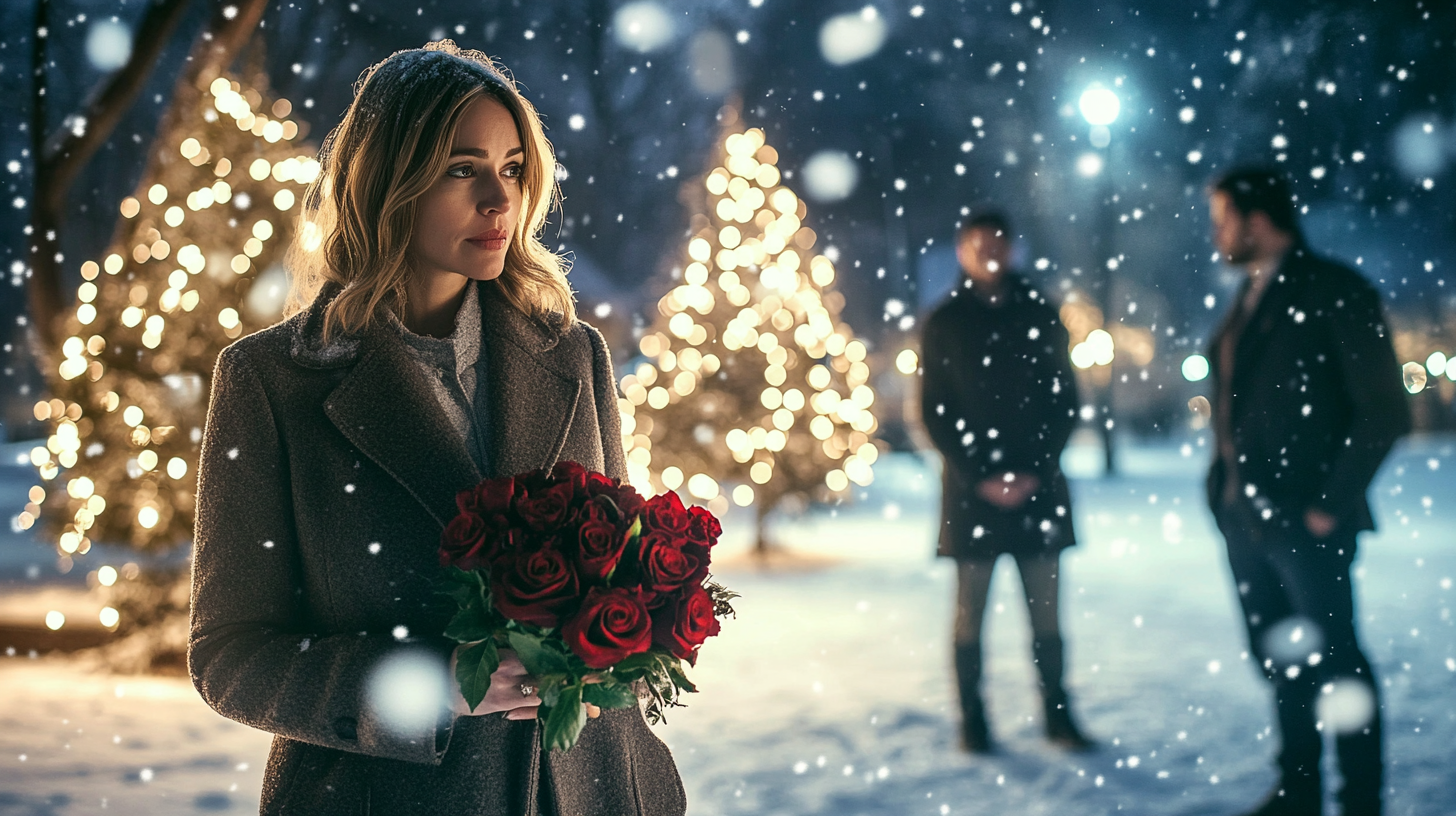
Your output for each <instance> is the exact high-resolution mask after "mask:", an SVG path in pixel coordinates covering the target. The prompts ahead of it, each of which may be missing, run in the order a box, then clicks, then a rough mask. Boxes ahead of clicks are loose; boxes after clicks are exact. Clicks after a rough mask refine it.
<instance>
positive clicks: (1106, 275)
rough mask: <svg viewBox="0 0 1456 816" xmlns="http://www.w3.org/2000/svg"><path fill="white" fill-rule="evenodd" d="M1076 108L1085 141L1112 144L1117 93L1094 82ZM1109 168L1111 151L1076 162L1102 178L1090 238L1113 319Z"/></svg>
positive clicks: (1113, 218)
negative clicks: (1099, 203)
mask: <svg viewBox="0 0 1456 816" xmlns="http://www.w3.org/2000/svg"><path fill="white" fill-rule="evenodd" d="M1077 109H1078V110H1079V111H1081V113H1082V118H1083V119H1085V120H1086V121H1087V124H1088V125H1090V126H1091V128H1092V129H1091V131H1090V132H1089V133H1088V141H1090V142H1091V143H1092V146H1093V147H1095V148H1097V149H1099V150H1102V149H1105V148H1107V147H1108V145H1110V144H1112V130H1111V129H1110V128H1109V127H1108V125H1111V124H1112V123H1113V122H1116V121H1117V116H1118V114H1119V113H1121V112H1122V100H1120V99H1118V98H1117V94H1116V93H1113V91H1112V89H1110V88H1107V87H1106V86H1104V85H1102V84H1101V83H1096V82H1094V83H1093V84H1091V85H1089V86H1087V89H1086V90H1084V91H1082V96H1081V97H1080V98H1079V99H1078V100H1077ZM1111 165H1112V153H1111V151H1108V154H1107V158H1106V160H1103V159H1102V158H1101V157H1100V156H1099V155H1098V154H1096V153H1088V154H1085V155H1083V156H1082V158H1081V159H1079V160H1078V162H1077V169H1078V171H1079V172H1081V173H1082V175H1084V176H1088V177H1092V176H1097V175H1101V176H1102V210H1101V215H1102V217H1101V219H1100V223H1099V227H1100V228H1099V230H1098V234H1097V235H1095V236H1094V237H1093V243H1094V245H1098V244H1100V245H1101V247H1102V249H1103V252H1102V253H1101V254H1102V256H1103V257H1101V258H1099V259H1098V263H1097V265H1096V268H1097V270H1098V271H1097V273H1096V274H1097V278H1096V279H1095V280H1096V282H1097V283H1096V286H1097V288H1098V289H1100V290H1101V291H1100V292H1098V293H1097V294H1098V298H1099V299H1100V300H1101V301H1102V305H1103V314H1104V315H1105V316H1106V319H1108V320H1111V318H1112V264H1113V262H1112V259H1113V258H1115V257H1116V255H1115V254H1114V250H1113V233H1114V231H1115V230H1116V229H1117V213H1116V210H1115V208H1114V207H1113V206H1112V197H1113V187H1112V167H1111ZM1099 171H1102V172H1099ZM1089 340H1090V338H1089ZM1105 344H1106V346H1108V348H1107V349H1106V350H1105V351H1104V352H1103V353H1102V354H1101V355H1099V358H1098V359H1097V362H1098V363H1101V362H1102V358H1110V357H1111V354H1110V353H1108V352H1110V351H1111V348H1110V346H1111V345H1112V344H1111V338H1110V337H1109V338H1107V340H1106V342H1105ZM1111 363H1112V361H1111V359H1108V360H1107V365H1108V366H1109V368H1108V376H1107V387H1106V389H1105V390H1104V392H1103V394H1102V395H1101V396H1102V398H1103V404H1102V406H1101V407H1102V414H1103V417H1104V419H1103V423H1102V451H1103V456H1104V457H1105V463H1106V464H1105V473H1106V474H1107V475H1109V476H1110V475H1112V474H1113V473H1115V472H1116V469H1117V467H1116V457H1115V456H1114V454H1113V443H1112V428H1113V424H1114V423H1113V419H1112V388H1113V377H1112V369H1111Z"/></svg>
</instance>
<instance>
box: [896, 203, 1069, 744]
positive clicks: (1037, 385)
mask: <svg viewBox="0 0 1456 816" xmlns="http://www.w3.org/2000/svg"><path fill="white" fill-rule="evenodd" d="M956 256H957V258H958V260H959V261H960V265H961V269H962V271H963V272H964V273H965V280H964V283H963V284H962V286H960V287H958V288H956V289H955V290H953V291H952V292H951V294H950V297H949V298H948V299H947V300H946V301H945V302H944V303H943V304H942V305H941V306H939V307H938V308H937V309H936V310H935V311H934V312H933V313H932V314H931V315H930V318H929V320H928V321H927V322H926V324H925V333H924V339H923V354H924V369H925V373H924V379H923V385H922V388H923V391H922V399H921V406H922V408H921V411H922V417H923V420H924V422H925V427H926V429H927V430H928V431H929V432H930V436H931V438H932V439H933V440H934V441H935V446H936V448H938V449H939V450H940V453H941V455H942V456H943V457H944V458H945V470H944V481H943V491H944V492H943V499H942V504H941V523H940V555H942V556H945V557H948V558H954V559H956V561H957V565H958V576H957V578H958V580H957V587H958V589H957V598H956V612H955V628H954V637H955V669H956V676H957V680H958V683H959V687H960V699H961V714H962V730H961V737H962V743H963V745H964V747H965V749H966V750H968V751H971V752H974V753H987V752H990V751H991V750H992V743H991V739H990V733H989V729H988V727H987V723H986V712H985V706H984V704H983V702H982V700H981V693H980V683H981V662H982V661H981V657H982V655H981V624H982V619H983V616H984V613H985V609H986V600H987V597H988V594H989V592H990V587H991V575H992V571H993V567H994V566H995V564H996V559H997V558H998V557H999V556H1001V555H1003V554H1009V555H1011V556H1013V557H1014V558H1015V559H1016V567H1017V570H1018V571H1019V572H1020V573H1021V583H1022V586H1023V588H1024V589H1025V592H1026V605H1027V609H1028V610H1029V612H1030V613H1031V628H1032V638H1033V640H1032V651H1033V655H1034V658H1035V660H1036V667H1037V671H1038V673H1039V675H1040V677H1041V688H1042V696H1043V700H1044V703H1045V712H1046V733H1047V737H1048V738H1049V739H1051V740H1052V741H1053V742H1055V743H1057V744H1059V745H1062V746H1064V747H1067V748H1073V749H1087V748H1090V747H1091V745H1092V744H1091V742H1090V741H1089V740H1088V739H1087V738H1086V737H1084V736H1083V735H1082V733H1081V732H1080V731H1079V730H1078V728H1077V726H1076V724H1075V723H1074V722H1073V720H1072V715H1071V709H1070V703H1069V701H1068V698H1067V692H1066V689H1065V687H1064V685H1063V681H1062V675H1063V660H1062V652H1063V649H1062V636H1061V627H1060V624H1059V622H1058V619H1057V585H1058V579H1057V574H1058V567H1059V560H1060V558H1059V556H1060V553H1061V551H1062V550H1063V549H1065V548H1066V547H1070V546H1072V545H1073V544H1074V543H1076V541H1075V537H1074V534H1073V529H1072V513H1071V495H1070V493H1069V492H1068V490H1067V482H1066V479H1065V478H1064V477H1063V476H1062V472H1061V467H1060V457H1061V452H1062V448H1063V447H1065V446H1066V444H1067V439H1068V437H1070V436H1071V433H1072V430H1073V428H1074V427H1075V425H1076V423H1077V417H1076V406H1077V394H1076V381H1075V380H1074V378H1073V375H1072V370H1071V366H1070V364H1069V360H1068V357H1067V346H1068V342H1067V331H1066V329H1065V328H1064V327H1063V326H1062V323H1061V321H1060V320H1059V319H1058V317H1057V311H1056V310H1055V309H1054V308H1052V307H1051V306H1049V305H1047V303H1046V300H1045V298H1044V297H1043V296H1042V295H1041V293H1039V292H1037V291H1036V290H1034V289H1033V288H1032V287H1031V285H1030V284H1029V283H1028V282H1027V281H1026V280H1025V279H1024V278H1022V277H1021V276H1020V275H1018V274H1016V273H1015V272H1013V271H1012V270H1011V269H1010V268H1009V266H1008V264H1009V260H1010V256H1011V227H1010V224H1009V222H1008V221H1007V220H1006V218H1005V216H1003V215H1001V214H1000V213H995V212H989V213H985V214H982V215H978V216H976V217H975V218H972V219H970V220H969V221H967V222H966V223H965V224H964V225H963V226H962V227H961V228H960V230H959V231H958V233H957V236H956Z"/></svg>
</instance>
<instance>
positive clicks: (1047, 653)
mask: <svg viewBox="0 0 1456 816" xmlns="http://www.w3.org/2000/svg"><path fill="white" fill-rule="evenodd" d="M1031 652H1032V657H1033V658H1034V659H1035V660H1036V671H1037V674H1038V675H1040V677H1041V697H1042V707H1043V709H1044V712H1045V715H1046V735H1047V739H1049V740H1051V741H1052V743H1053V744H1055V745H1057V746H1059V747H1062V748H1066V749H1067V750H1070V751H1090V750H1092V749H1094V748H1096V747H1097V744H1096V743H1094V742H1093V741H1092V740H1090V739H1088V738H1087V737H1086V736H1084V735H1083V734H1082V732H1081V730H1079V729H1078V728H1077V723H1076V722H1075V721H1073V719H1072V704H1071V701H1070V700H1069V699H1068V697H1067V690H1066V688H1064V687H1063V686H1062V639H1061V638H1059V637H1042V638H1036V639H1034V640H1032V642H1031Z"/></svg>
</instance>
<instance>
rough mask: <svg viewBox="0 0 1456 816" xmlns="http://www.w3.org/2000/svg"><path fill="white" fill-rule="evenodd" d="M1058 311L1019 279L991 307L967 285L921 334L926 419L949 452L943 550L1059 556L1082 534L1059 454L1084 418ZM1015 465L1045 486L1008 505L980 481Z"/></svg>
mask: <svg viewBox="0 0 1456 816" xmlns="http://www.w3.org/2000/svg"><path fill="white" fill-rule="evenodd" d="M1067 339H1068V338H1067V330H1066V328H1065V327H1064V326H1063V325H1062V321H1061V319H1060V318H1059V317H1058V315H1057V311H1056V310H1055V309H1053V308H1052V307H1051V306H1049V305H1048V304H1047V302H1046V299H1045V298H1044V297H1042V295H1041V294H1040V293H1039V292H1036V291H1035V290H1033V289H1032V288H1031V286H1030V285H1029V284H1028V283H1027V282H1026V281H1025V280H1023V279H1022V278H1020V277H1018V276H1015V275H1008V277H1007V292H1006V294H1005V295H1004V296H1002V298H1001V302H999V303H996V304H991V303H988V302H986V301H985V300H984V299H982V298H980V297H978V296H976V295H975V294H973V293H972V292H971V290H969V289H966V288H960V289H957V290H955V291H954V292H952V294H951V297H950V298H949V299H948V300H946V301H945V302H944V303H942V304H941V305H940V306H938V307H936V309H935V311H933V312H931V314H930V317H929V318H928V319H927V320H926V322H925V328H924V331H923V334H922V337H921V359H922V366H923V372H922V376H921V395H920V397H921V398H920V410H921V418H922V420H923V421H924V423H925V428H926V430H927V431H929V433H930V437H931V439H932V440H934V442H935V447H936V448H937V449H939V450H940V453H941V456H942V457H944V459H945V473H944V475H943V477H942V480H941V481H942V486H943V494H942V498H941V511H940V513H941V516H940V542H939V552H940V555H943V556H948V557H953V558H960V559H988V558H995V557H996V556H997V555H1000V554H1001V553H1011V554H1014V555H1038V554H1053V553H1057V552H1060V551H1061V550H1062V549H1063V548H1066V547H1070V546H1072V545H1073V544H1075V543H1076V538H1075V534H1074V531H1073V528H1072V512H1071V510H1072V503H1071V494H1070V492H1069V491H1068V489H1067V480H1066V478H1065V477H1064V476H1063V475H1062V469H1061V453H1062V448H1064V447H1066V445H1067V439H1068V438H1069V437H1070V436H1071V434H1072V430H1073V429H1074V428H1075V427H1076V424H1077V381H1076V377H1075V376H1074V375H1073V374H1072V369H1071V362H1070V360H1069V359H1068V356H1067ZM1006 471H1016V472H1021V473H1033V474H1035V475H1036V476H1037V478H1038V479H1039V480H1040V482H1041V488H1040V489H1039V490H1038V491H1037V492H1036V493H1034V494H1033V495H1032V496H1031V498H1030V499H1029V500H1028V501H1027V502H1026V503H1025V504H1024V505H1022V506H1021V507H1019V508H1016V509H1014V510H1003V509H1001V508H999V507H997V506H996V505H993V504H991V503H990V502H987V501H986V500H984V499H982V498H981V497H980V495H979V494H978V493H977V492H976V485H977V484H978V483H979V482H981V481H982V480H984V479H988V478H992V477H994V476H996V475H998V474H1001V473H1005V472H1006Z"/></svg>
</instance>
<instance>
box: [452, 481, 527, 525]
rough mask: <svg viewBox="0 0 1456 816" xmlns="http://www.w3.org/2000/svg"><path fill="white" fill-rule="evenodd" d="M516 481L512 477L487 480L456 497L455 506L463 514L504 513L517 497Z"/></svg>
mask: <svg viewBox="0 0 1456 816" xmlns="http://www.w3.org/2000/svg"><path fill="white" fill-rule="evenodd" d="M517 492H518V491H517V490H516V480H515V479H513V478H511V477H510V476H506V477H504V478H501V479H486V480H485V481H483V482H481V483H480V484H478V485H476V486H475V487H472V488H470V489H469V490H462V491H460V493H459V494H457V495H456V496H455V505H456V506H457V507H459V508H460V512H462V513H478V514H480V515H482V516H487V515H495V514H498V513H504V512H506V511H507V510H509V509H510V507H511V500H512V499H514V498H515V497H516V493H517Z"/></svg>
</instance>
